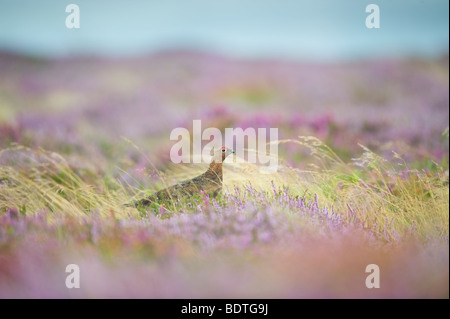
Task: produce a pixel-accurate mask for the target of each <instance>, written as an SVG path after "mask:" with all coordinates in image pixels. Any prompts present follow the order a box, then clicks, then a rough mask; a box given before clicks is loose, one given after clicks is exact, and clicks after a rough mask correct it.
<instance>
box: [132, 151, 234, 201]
mask: <svg viewBox="0 0 450 319" xmlns="http://www.w3.org/2000/svg"><path fill="white" fill-rule="evenodd" d="M235 153H236V152H235V151H234V150H232V149H230V148H227V147H225V146H223V147H221V148H220V149H217V150H213V156H212V158H211V162H210V164H209V167H208V169H207V170H206V172H204V173H203V174H201V175H199V176H197V177H194V178H192V179H189V180H185V181H182V182H179V183H178V184H175V185H172V186H170V187H167V188H164V189H162V190H159V191H157V192H156V193H154V194H152V195H150V196H148V197H146V198H143V199H140V200H137V201H134V202H132V203H129V204H125V206H127V207H137V208H140V207H146V206H150V205H151V204H152V203H156V204H158V203H159V202H164V203H173V202H174V201H177V200H178V199H181V198H186V197H187V198H189V197H192V196H195V195H196V194H201V193H208V194H212V196H213V197H216V196H217V195H218V194H219V192H220V191H221V190H222V184H223V172H222V163H223V161H224V160H225V158H227V156H229V155H231V154H235Z"/></svg>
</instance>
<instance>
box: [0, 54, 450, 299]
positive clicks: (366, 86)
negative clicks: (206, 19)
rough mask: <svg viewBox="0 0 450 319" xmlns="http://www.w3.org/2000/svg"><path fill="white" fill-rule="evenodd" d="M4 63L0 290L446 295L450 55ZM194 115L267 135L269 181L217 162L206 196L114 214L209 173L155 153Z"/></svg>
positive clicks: (249, 169)
mask: <svg viewBox="0 0 450 319" xmlns="http://www.w3.org/2000/svg"><path fill="white" fill-rule="evenodd" d="M0 69H1V74H0V106H1V107H0V298H8V297H43V298H45V297H59V298H79V297H88V298H95V297H120V298H121V297H154V298H201V297H203V298H214V297H220V298H240V297H242V298H258V297H261V298H299V297H335V298H348V297H358V298H366V297H367V298H380V297H385V298H420V297H425V298H436V297H437V298H448V296H449V294H448V288H449V285H448V280H449V270H448V269H449V268H448V267H449V253H448V252H449V250H448V248H449V247H448V245H449V215H448V212H449V175H448V157H449V155H448V108H447V106H448V102H449V101H448V57H446V58H445V59H442V60H439V61H385V60H384V61H367V62H360V63H346V64H342V65H325V64H324V65H319V64H307V63H300V62H287V61H254V62H249V61H239V60H232V59H226V58H222V57H218V56H210V55H200V54H182V53H172V54H160V55H154V56H148V57H144V58H141V59H135V60H133V59H122V60H117V61H110V60H102V59H100V58H95V59H65V60H64V61H62V60H42V61H41V60H29V59H26V58H23V57H17V56H12V55H5V54H3V55H0ZM86 70H89V72H88V74H89V75H87V73H86ZM273 110H276V112H274V111H273ZM193 119H201V120H202V125H203V126H204V127H217V128H219V129H224V128H226V127H242V128H248V127H277V128H279V138H280V139H279V141H278V143H279V145H278V146H279V151H280V152H279V169H278V171H277V172H276V173H271V174H260V173H259V166H257V165H253V164H249V163H245V162H233V163H232V162H230V163H227V165H224V170H223V176H224V185H223V190H222V192H221V193H220V194H219V195H218V196H217V197H211V196H210V195H209V194H208V193H207V192H200V193H199V194H196V195H195V196H193V197H191V198H188V199H178V200H177V201H176V202H174V203H170V204H169V203H167V204H165V203H164V204H163V203H155V205H152V206H149V207H145V208H144V209H143V210H137V209H135V208H134V207H125V206H124V204H126V203H129V202H131V201H132V200H135V199H138V198H144V197H146V196H148V195H150V194H152V193H154V192H156V191H158V190H160V189H163V188H165V187H167V186H169V185H172V184H174V183H176V182H177V181H180V180H185V179H190V178H192V177H194V176H197V175H199V174H201V173H202V172H204V171H205V167H202V164H198V165H174V164H172V163H170V162H169V161H168V159H167V154H169V150H170V144H169V133H170V129H171V128H174V127H178V126H183V127H187V128H190V125H192V120H193ZM137 145H139V147H138V146H137ZM69 264H76V265H78V266H79V267H80V273H81V278H80V280H81V282H80V285H81V286H80V289H67V288H66V286H65V280H66V276H67V273H66V271H65V270H66V266H67V265H69ZM369 264H377V265H378V266H379V267H380V272H381V287H380V288H379V289H368V288H367V287H366V285H365V280H366V276H367V275H368V274H367V273H366V272H365V270H366V266H367V265H369Z"/></svg>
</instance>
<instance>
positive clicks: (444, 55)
mask: <svg viewBox="0 0 450 319" xmlns="http://www.w3.org/2000/svg"><path fill="white" fill-rule="evenodd" d="M69 3H70V2H61V1H58V0H42V1H33V0H22V1H15V0H2V1H1V4H0V50H1V53H0V110H1V111H0V132H1V135H0V136H1V137H0V146H1V147H6V146H7V145H9V144H10V143H14V142H16V143H20V144H25V145H30V146H36V145H39V146H42V147H45V148H48V149H51V150H56V151H59V152H62V153H64V154H67V155H71V154H72V155H73V153H76V154H84V155H89V156H90V157H96V158H99V159H105V161H109V160H111V159H117V158H118V154H124V152H127V151H128V148H129V144H127V143H122V142H123V140H122V139H121V136H124V137H126V138H129V139H130V140H132V141H133V142H135V143H136V144H137V145H139V146H140V147H142V148H143V149H144V150H145V152H146V153H150V156H151V157H152V160H154V161H157V162H158V161H159V162H161V163H163V162H165V161H166V160H167V157H168V154H169V149H170V147H171V145H172V142H170V140H169V133H170V131H171V130H172V129H173V128H175V127H178V126H182V127H188V128H189V127H190V126H191V125H192V120H193V119H202V120H203V124H204V128H205V127H207V126H214V127H218V128H220V129H223V128H225V127H243V128H246V127H255V128H256V127H278V128H279V129H280V138H296V137H297V136H298V135H314V136H317V137H319V138H320V139H322V140H324V141H326V142H327V143H328V144H330V145H331V146H332V147H333V148H335V149H336V150H337V152H338V154H339V155H341V156H342V157H343V158H345V159H350V158H351V157H352V156H354V155H355V154H356V153H358V152H359V151H360V148H359V147H358V143H361V144H364V145H366V146H369V147H371V148H373V149H374V150H375V151H378V152H383V151H384V150H389V151H386V155H387V156H389V154H391V150H396V151H397V152H399V153H401V154H402V155H405V157H406V158H407V159H408V160H411V161H413V162H417V163H418V164H417V165H419V166H427V165H431V164H430V163H429V162H430V161H441V160H443V159H445V158H448V143H447V142H446V140H445V130H446V128H447V127H448V102H449V101H448V100H449V98H448V84H449V83H448V82H449V80H448V45H449V33H448V32H449V31H448V26H449V15H448V10H449V3H448V1H444V0H430V1H406V0H395V1H391V0H389V1H388V0H380V1H377V2H376V4H377V5H378V6H379V7H380V17H381V28H380V29H368V28H367V27H366V25H365V20H366V17H367V16H368V14H369V13H366V12H365V8H366V5H368V4H369V2H367V3H366V2H363V1H357V0H346V1H339V2H337V1H332V0H320V1H314V2H311V1H293V0H288V1H283V3H280V2H279V1H275V0H262V1H249V0H244V1H235V0H231V1H226V2H223V1H206V0H192V1H185V2H183V3H181V2H179V1H172V0H169V1H164V2H162V1H139V0H134V1H127V2H126V4H125V3H124V2H123V1H117V0H112V1H108V2H107V3H105V2H103V1H93V0H89V1H87V0H79V1H76V2H75V3H76V4H77V5H79V8H80V17H81V19H80V20H81V28H80V29H68V28H66V26H65V19H66V17H67V16H68V13H66V12H65V7H66V5H68V4H69ZM443 133H444V135H443ZM443 136H444V137H443ZM122 144H123V145H122ZM130 152H132V151H130ZM280 153H281V154H282V157H283V158H284V159H285V160H286V162H288V163H289V164H291V165H298V166H302V164H303V163H304V162H303V161H302V160H303V159H304V156H306V154H303V153H302V151H301V150H299V148H298V146H296V145H290V144H286V145H284V146H283V147H281V149H280ZM127 155H129V154H127ZM128 158H133V165H134V164H136V165H137V163H134V162H136V161H138V159H137V157H136V156H135V157H133V156H128ZM128 164H130V163H128ZM130 165H131V164H130ZM142 165H143V164H142Z"/></svg>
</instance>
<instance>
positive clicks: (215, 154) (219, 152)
mask: <svg viewBox="0 0 450 319" xmlns="http://www.w3.org/2000/svg"><path fill="white" fill-rule="evenodd" d="M230 154H235V151H233V150H232V149H230V148H228V147H225V146H223V147H221V148H219V149H213V150H212V161H213V162H216V163H222V162H223V161H224V160H225V158H227V156H228V155H230Z"/></svg>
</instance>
